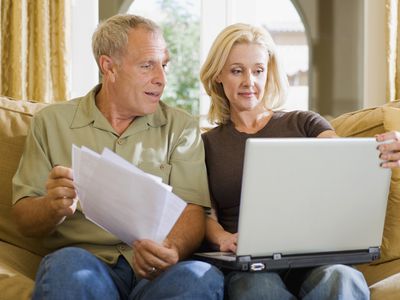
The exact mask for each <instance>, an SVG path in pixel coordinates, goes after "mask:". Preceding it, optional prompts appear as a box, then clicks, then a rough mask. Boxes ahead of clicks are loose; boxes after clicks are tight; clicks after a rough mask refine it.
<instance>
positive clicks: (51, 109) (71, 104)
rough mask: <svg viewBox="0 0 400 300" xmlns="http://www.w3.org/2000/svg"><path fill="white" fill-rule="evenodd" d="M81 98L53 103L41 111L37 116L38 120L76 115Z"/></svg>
mask: <svg viewBox="0 0 400 300" xmlns="http://www.w3.org/2000/svg"><path fill="white" fill-rule="evenodd" d="M80 100H81V98H76V99H72V100H68V101H62V102H57V103H52V104H49V105H47V106H46V107H44V108H43V109H41V110H40V111H39V112H38V113H36V114H35V117H36V118H48V117H55V116H59V115H63V116H64V117H65V116H67V115H69V114H74V113H75V111H76V108H77V107H78V105H79V103H80Z"/></svg>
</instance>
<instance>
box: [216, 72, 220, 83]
mask: <svg viewBox="0 0 400 300" xmlns="http://www.w3.org/2000/svg"><path fill="white" fill-rule="evenodd" d="M215 81H216V82H217V83H221V74H218V75H217V77H215Z"/></svg>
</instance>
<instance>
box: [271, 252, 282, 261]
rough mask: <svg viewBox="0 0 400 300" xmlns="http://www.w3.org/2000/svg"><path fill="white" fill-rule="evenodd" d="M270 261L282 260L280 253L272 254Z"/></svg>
mask: <svg viewBox="0 0 400 300" xmlns="http://www.w3.org/2000/svg"><path fill="white" fill-rule="evenodd" d="M272 259H273V260H278V259H282V253H273V254H272Z"/></svg>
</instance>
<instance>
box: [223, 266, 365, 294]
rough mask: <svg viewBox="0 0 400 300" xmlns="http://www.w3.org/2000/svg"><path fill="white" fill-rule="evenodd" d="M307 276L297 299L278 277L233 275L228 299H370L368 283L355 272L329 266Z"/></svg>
mask: <svg viewBox="0 0 400 300" xmlns="http://www.w3.org/2000/svg"><path fill="white" fill-rule="evenodd" d="M307 272H308V273H307V274H305V276H304V278H305V279H304V281H302V283H301V285H300V289H299V291H298V294H297V295H296V296H295V295H293V293H292V292H291V291H289V289H288V288H287V286H286V284H285V282H284V280H282V278H281V276H280V275H279V274H278V273H274V272H263V273H245V272H231V273H229V274H228V275H227V277H226V282H225V285H226V296H227V298H228V299H230V300H236V299H241V300H245V299H280V300H286V299H287V300H289V299H290V300H293V299H297V298H299V299H304V300H313V299H316V300H324V299H329V300H331V299H343V300H347V299H352V300H353V299H354V300H355V299H369V289H368V286H367V283H366V282H365V279H364V277H363V275H362V274H361V273H360V272H359V271H357V270H356V269H354V268H351V267H348V266H344V265H329V266H321V267H317V268H314V269H311V271H307Z"/></svg>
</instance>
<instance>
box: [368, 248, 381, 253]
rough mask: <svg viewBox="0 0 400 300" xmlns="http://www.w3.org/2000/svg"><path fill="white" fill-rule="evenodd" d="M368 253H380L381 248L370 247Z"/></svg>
mask: <svg viewBox="0 0 400 300" xmlns="http://www.w3.org/2000/svg"><path fill="white" fill-rule="evenodd" d="M368 252H369V253H380V248H379V247H369V248H368Z"/></svg>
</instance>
